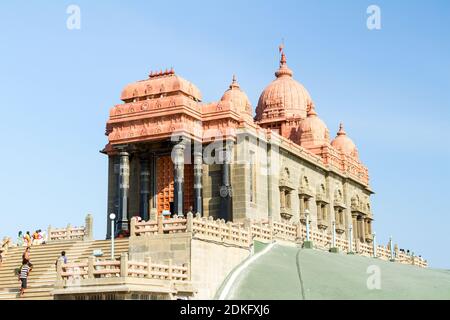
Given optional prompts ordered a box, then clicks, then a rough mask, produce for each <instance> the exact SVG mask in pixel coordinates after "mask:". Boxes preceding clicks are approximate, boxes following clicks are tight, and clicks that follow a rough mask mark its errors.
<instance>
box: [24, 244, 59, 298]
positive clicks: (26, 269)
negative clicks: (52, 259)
mask: <svg viewBox="0 0 450 320" xmlns="http://www.w3.org/2000/svg"><path fill="white" fill-rule="evenodd" d="M30 252H31V248H30V247H27V248H26V249H25V251H24V253H23V254H22V264H21V266H20V268H19V270H18V276H19V281H20V283H21V285H20V293H19V296H20V297H23V295H24V294H25V289H26V288H27V281H28V276H29V275H30V272H31V270H32V269H33V264H32V263H31V261H30ZM58 261H61V263H67V257H66V252H65V251H62V252H61V256H59V258H58V259H57V260H56V263H55V264H58Z"/></svg>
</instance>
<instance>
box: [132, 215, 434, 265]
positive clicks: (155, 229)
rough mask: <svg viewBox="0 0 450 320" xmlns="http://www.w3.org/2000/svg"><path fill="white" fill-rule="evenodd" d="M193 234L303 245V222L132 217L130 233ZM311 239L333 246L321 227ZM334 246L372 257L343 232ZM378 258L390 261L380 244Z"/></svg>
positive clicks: (416, 260)
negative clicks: (147, 219)
mask: <svg viewBox="0 0 450 320" xmlns="http://www.w3.org/2000/svg"><path fill="white" fill-rule="evenodd" d="M180 232H181V233H183V232H184V233H192V235H193V236H194V237H196V238H198V239H203V240H209V241H216V242H220V243H224V244H230V245H236V246H240V247H245V248H249V247H250V246H251V245H252V243H253V240H257V241H262V242H271V241H273V240H275V239H277V240H284V241H289V242H293V243H297V244H302V243H303V242H304V241H305V240H306V226H305V225H304V224H302V223H297V224H292V223H284V222H278V221H273V220H272V219H268V220H262V221H252V220H250V219H247V220H245V222H243V223H242V222H241V223H233V222H227V223H225V221H224V220H221V219H219V220H214V219H213V218H212V217H208V218H205V217H201V216H200V215H199V214H197V215H196V216H195V217H194V216H193V214H192V213H188V214H187V215H186V218H180V217H177V218H169V219H165V218H163V217H162V216H161V215H160V216H158V218H157V220H156V221H155V220H150V221H146V222H145V221H141V222H138V221H137V220H136V218H132V220H131V228H130V235H131V237H136V236H151V235H155V234H171V233H180ZM309 237H310V240H311V241H312V242H313V243H314V247H315V248H317V249H320V250H325V251H328V250H330V249H331V247H332V242H333V240H332V236H331V235H329V234H328V233H327V232H325V231H323V230H314V229H312V230H310V233H309ZM335 247H336V248H339V250H340V251H342V252H349V251H351V252H353V253H355V254H359V255H363V256H366V257H373V256H374V252H373V250H374V249H373V245H372V244H367V243H362V242H360V241H357V240H353V243H352V246H351V250H349V241H348V239H345V238H344V236H343V235H336V237H335ZM394 256H395V261H398V262H400V263H407V264H414V265H418V266H421V267H426V266H427V262H426V261H425V260H424V259H422V258H420V257H412V256H407V255H406V254H404V255H401V254H399V252H397V251H396V252H394ZM377 257H378V258H380V259H382V260H391V251H390V250H389V249H388V248H386V247H383V246H380V245H378V246H377Z"/></svg>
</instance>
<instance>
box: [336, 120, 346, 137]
mask: <svg viewBox="0 0 450 320" xmlns="http://www.w3.org/2000/svg"><path fill="white" fill-rule="evenodd" d="M337 135H338V136H345V135H347V133H346V132H345V130H344V124H343V123H342V122H341V123H340V124H339V131H338V133H337Z"/></svg>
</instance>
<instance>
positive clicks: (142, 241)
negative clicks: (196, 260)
mask: <svg viewBox="0 0 450 320" xmlns="http://www.w3.org/2000/svg"><path fill="white" fill-rule="evenodd" d="M191 240H192V235H191V234H190V233H174V234H155V235H152V236H142V237H130V240H129V241H130V245H129V248H130V249H129V257H130V260H135V261H142V262H143V261H146V259H147V258H151V259H152V261H158V262H164V261H166V260H169V259H171V260H172V262H173V263H175V264H183V263H186V262H189V260H190V257H191Z"/></svg>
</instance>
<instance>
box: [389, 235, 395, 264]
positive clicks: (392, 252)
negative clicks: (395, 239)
mask: <svg viewBox="0 0 450 320" xmlns="http://www.w3.org/2000/svg"><path fill="white" fill-rule="evenodd" d="M389 247H390V248H391V261H394V260H395V258H394V247H393V246H392V236H390V237H389Z"/></svg>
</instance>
